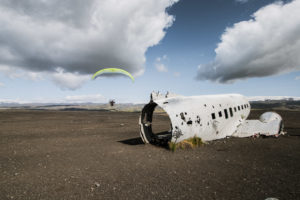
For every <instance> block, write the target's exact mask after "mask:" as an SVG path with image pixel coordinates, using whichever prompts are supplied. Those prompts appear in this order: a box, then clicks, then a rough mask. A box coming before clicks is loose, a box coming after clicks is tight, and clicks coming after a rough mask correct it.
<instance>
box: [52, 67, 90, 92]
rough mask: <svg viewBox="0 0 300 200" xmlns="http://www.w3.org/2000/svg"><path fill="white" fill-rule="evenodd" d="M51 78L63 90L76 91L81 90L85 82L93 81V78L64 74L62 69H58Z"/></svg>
mask: <svg viewBox="0 0 300 200" xmlns="http://www.w3.org/2000/svg"><path fill="white" fill-rule="evenodd" d="M51 77H52V80H53V82H54V83H55V84H56V85H57V86H59V87H60V88H61V89H63V90H64V89H70V90H75V89H77V88H80V87H81V86H82V85H83V84H84V82H86V81H87V80H90V79H91V77H90V76H88V75H80V74H79V73H70V72H64V70H63V69H61V68H57V70H56V72H55V73H53V74H51Z"/></svg>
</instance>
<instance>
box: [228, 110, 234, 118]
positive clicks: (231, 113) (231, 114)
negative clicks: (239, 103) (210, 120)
mask: <svg viewBox="0 0 300 200" xmlns="http://www.w3.org/2000/svg"><path fill="white" fill-rule="evenodd" d="M229 113H230V117H232V116H233V112H232V108H229Z"/></svg>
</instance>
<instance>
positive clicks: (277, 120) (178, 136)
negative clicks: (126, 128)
mask: <svg viewBox="0 0 300 200" xmlns="http://www.w3.org/2000/svg"><path fill="white" fill-rule="evenodd" d="M157 105H158V106H160V107H161V108H162V109H163V110H165V111H166V113H167V114H168V116H169V118H170V121H171V126H172V127H171V131H169V132H168V133H167V134H165V135H156V134H155V133H153V132H152V115H153V112H154V109H155V107H156V106H157ZM249 113H250V104H249V102H248V100H247V99H246V97H244V96H242V95H239V94H224V95H203V96H190V97H184V96H179V95H173V94H169V93H168V94H166V95H162V94H160V93H154V92H153V93H152V94H151V100H150V102H149V103H148V104H146V105H145V107H144V108H143V110H142V113H141V117H140V127H141V131H140V135H141V138H142V140H143V141H144V142H145V143H153V144H155V143H157V142H161V141H166V140H167V141H170V140H171V141H172V142H174V143H178V142H181V141H183V140H185V139H189V138H192V137H195V136H196V137H199V138H201V139H202V140H203V141H209V140H216V139H220V138H225V137H227V136H234V137H249V136H253V135H266V136H271V135H275V136H276V135H278V134H282V133H283V131H282V130H283V124H282V118H281V116H280V115H278V114H277V113H274V112H267V113H264V114H262V115H261V117H260V119H259V120H246V119H247V117H248V115H249Z"/></svg>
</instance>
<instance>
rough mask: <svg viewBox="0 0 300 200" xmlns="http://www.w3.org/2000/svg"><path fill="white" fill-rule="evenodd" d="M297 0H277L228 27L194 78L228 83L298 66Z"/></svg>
mask: <svg viewBox="0 0 300 200" xmlns="http://www.w3.org/2000/svg"><path fill="white" fill-rule="evenodd" d="M299 10H300V0H294V1H292V2H290V3H287V4H283V3H282V2H276V3H273V4H270V5H268V6H265V7H263V8H261V9H259V10H258V11H257V12H255V13H254V14H253V16H252V19H250V20H249V21H242V22H239V23H236V24H234V25H233V27H229V28H227V29H226V30H225V32H224V33H223V35H222V36H221V42H220V43H219V44H218V46H217V48H216V49H215V52H216V57H215V59H214V61H212V62H211V63H208V64H203V65H199V67H198V73H197V79H198V80H211V81H216V82H220V83H230V82H234V81H236V80H239V79H247V78H250V77H263V76H271V75H275V74H281V73H286V72H291V71H295V70H300V56H299V55H300V15H299Z"/></svg>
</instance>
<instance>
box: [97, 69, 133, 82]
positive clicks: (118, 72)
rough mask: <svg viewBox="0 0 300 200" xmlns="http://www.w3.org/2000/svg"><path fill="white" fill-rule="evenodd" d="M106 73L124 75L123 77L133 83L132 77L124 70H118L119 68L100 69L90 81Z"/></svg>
mask: <svg viewBox="0 0 300 200" xmlns="http://www.w3.org/2000/svg"><path fill="white" fill-rule="evenodd" d="M107 73H113V74H115V73H116V74H124V75H126V76H128V77H129V78H131V80H132V82H134V78H133V76H132V75H131V74H130V73H129V72H127V71H125V70H124V69H120V68H105V69H101V70H99V71H97V72H96V73H95V74H94V75H93V77H92V79H93V80H94V79H95V78H97V77H98V76H100V75H101V74H107Z"/></svg>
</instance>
